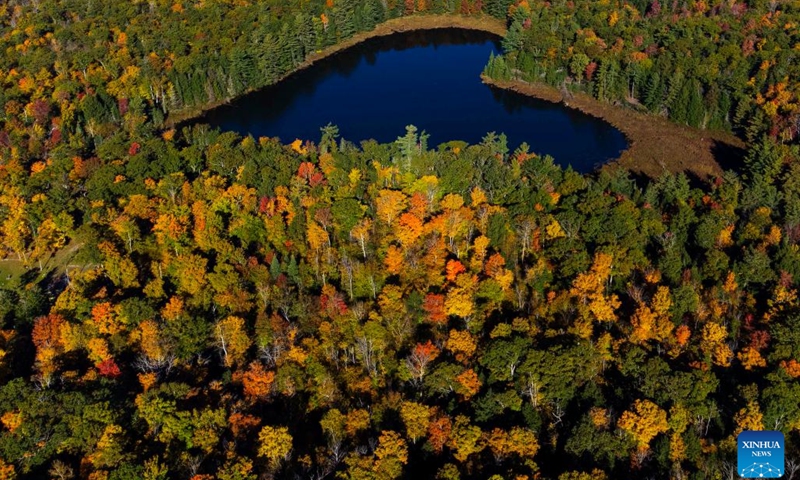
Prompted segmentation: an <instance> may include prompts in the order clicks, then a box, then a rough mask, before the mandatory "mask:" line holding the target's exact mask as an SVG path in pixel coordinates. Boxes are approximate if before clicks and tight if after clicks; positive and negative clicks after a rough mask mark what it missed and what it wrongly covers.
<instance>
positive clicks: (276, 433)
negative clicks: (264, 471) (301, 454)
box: [258, 425, 292, 469]
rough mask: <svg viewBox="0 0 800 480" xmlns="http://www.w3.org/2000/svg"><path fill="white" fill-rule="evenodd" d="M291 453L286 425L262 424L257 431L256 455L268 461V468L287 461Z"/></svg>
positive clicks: (290, 440) (290, 437)
mask: <svg viewBox="0 0 800 480" xmlns="http://www.w3.org/2000/svg"><path fill="white" fill-rule="evenodd" d="M291 455H292V436H291V435H290V434H289V429H287V428H286V427H272V426H269V425H266V426H264V427H263V428H262V429H261V431H260V432H259V433H258V456H259V457H264V458H266V459H267V462H269V465H270V468H272V469H275V468H277V467H278V466H279V465H280V464H281V462H285V461H288V460H289V458H291Z"/></svg>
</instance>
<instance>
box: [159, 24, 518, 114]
mask: <svg viewBox="0 0 800 480" xmlns="http://www.w3.org/2000/svg"><path fill="white" fill-rule="evenodd" d="M447 28H459V29H464V30H478V31H482V32H487V33H492V34H494V35H497V36H499V37H503V36H505V34H506V26H505V23H503V22H502V21H501V20H498V19H496V18H494V17H490V16H488V15H475V16H464V15H412V16H408V17H400V18H393V19H391V20H387V21H385V22H383V23H381V24H380V25H378V26H377V27H375V28H374V29H372V30H370V31H368V32H361V33H357V34H356V35H353V36H352V37H350V38H348V39H347V40H344V41H343V42H341V43H337V44H336V45H332V46H330V47H328V48H326V49H324V50H322V51H319V52H316V53H312V54H311V55H309V56H308V57H307V58H306V59H305V60H304V61H303V62H302V63H301V64H300V65H298V66H297V68H295V69H294V70H292V71H290V72H288V73H286V74H285V75H283V76H282V77H281V78H279V79H278V80H276V81H275V82H273V83H272V84H271V85H274V84H276V83H279V82H282V81H283V80H285V79H287V78H289V77H291V76H292V75H294V74H295V73H297V72H299V71H302V70H305V69H307V68H309V67H311V66H312V65H314V64H315V63H316V62H318V61H320V60H322V59H325V58H328V57H330V56H333V55H336V54H337V53H339V52H341V51H342V50H347V49H348V48H351V47H354V46H356V45H358V44H360V43H363V42H365V41H367V40H370V39H372V38H378V37H386V36H389V35H393V34H395V33H405V32H414V31H422V30H438V29H447ZM265 86H267V85H265ZM261 88H264V87H259V88H258V89H249V90H247V91H245V92H244V93H242V94H240V95H238V96H237V97H236V98H238V97H240V96H244V95H247V94H248V93H251V92H253V91H254V90H259V89H261ZM233 100H234V99H233V98H228V99H225V100H220V101H217V102H212V103H209V104H206V105H203V106H202V107H198V108H192V109H186V110H181V111H178V112H175V113H170V115H169V117H167V119H166V120H165V122H164V123H165V125H166V127H167V128H170V127H173V126H175V125H177V124H180V123H182V122H185V121H187V120H191V119H193V118H195V117H199V116H200V115H202V114H203V113H205V112H207V111H209V110H213V109H214V108H216V107H219V106H221V105H225V104H227V103H229V102H231V101H233Z"/></svg>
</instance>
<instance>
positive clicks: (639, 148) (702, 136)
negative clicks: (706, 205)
mask: <svg viewBox="0 0 800 480" xmlns="http://www.w3.org/2000/svg"><path fill="white" fill-rule="evenodd" d="M481 80H482V81H483V83H484V84H486V85H489V86H493V87H496V88H500V89H503V90H508V91H512V92H515V93H518V94H521V95H526V96H529V97H533V98H537V99H539V100H544V101H547V102H552V103H559V104H565V106H566V107H567V108H572V109H574V110H578V111H580V112H583V113H585V114H587V115H590V116H592V117H595V118H599V119H601V120H603V121H605V122H607V123H609V124H610V125H612V126H613V127H614V128H616V129H617V130H619V131H620V132H622V134H623V135H625V138H626V140H627V141H628V148H627V149H625V150H624V151H623V152H622V153H621V155H620V156H619V157H618V158H616V159H614V160H610V161H609V162H608V163H606V164H604V166H603V167H601V168H609V167H610V168H613V167H615V166H616V167H622V168H624V169H626V170H629V171H631V172H634V173H639V174H642V175H645V176H647V177H650V178H653V179H657V178H658V177H659V176H660V175H661V174H662V173H664V172H665V171H669V172H672V173H677V172H690V173H692V174H694V175H696V176H697V177H698V178H700V179H706V178H708V177H711V176H715V175H720V174H722V172H723V171H724V170H727V169H729V168H730V165H724V166H723V165H720V162H719V159H718V158H716V157H715V155H714V151H715V150H718V151H721V152H720V155H724V153H723V151H724V152H728V154H729V155H731V156H736V154H737V152H738V151H739V150H741V149H744V147H745V144H744V142H743V141H742V140H741V139H739V138H738V137H736V136H734V135H733V134H732V133H728V132H720V131H713V130H701V129H697V128H693V127H689V126H685V125H678V124H676V123H674V122H672V121H670V120H668V119H667V118H665V117H661V116H656V115H652V114H646V113H642V112H637V111H635V110H633V109H631V108H626V107H622V106H617V105H612V104H610V103H606V102H602V101H600V100H597V99H596V98H593V97H591V96H589V95H587V94H586V93H583V92H572V98H570V99H569V102H568V103H567V102H564V101H563V97H562V93H561V92H560V91H559V90H558V89H557V88H556V87H552V86H550V85H546V84H541V83H528V82H525V81H522V80H494V79H491V78H488V77H486V76H485V75H481Z"/></svg>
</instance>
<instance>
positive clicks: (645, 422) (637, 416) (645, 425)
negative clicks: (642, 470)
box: [617, 400, 669, 451]
mask: <svg viewBox="0 0 800 480" xmlns="http://www.w3.org/2000/svg"><path fill="white" fill-rule="evenodd" d="M632 410H633V411H631V410H626V411H625V412H623V413H622V416H621V417H620V419H619V422H617V426H619V428H621V429H622V430H624V431H626V432H628V433H629V434H630V435H631V436H632V437H633V439H634V441H635V442H636V446H637V448H638V449H639V450H640V451H641V450H647V449H648V448H649V446H650V441H651V440H652V439H653V438H654V437H655V436H656V435H658V434H659V433H664V432H666V431H667V430H668V429H669V424H668V423H667V412H665V411H664V410H662V409H661V408H660V407H659V406H658V405H656V404H655V403H653V402H651V401H650V400H636V401H635V402H634V403H633V409H632Z"/></svg>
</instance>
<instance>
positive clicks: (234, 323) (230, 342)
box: [213, 316, 251, 367]
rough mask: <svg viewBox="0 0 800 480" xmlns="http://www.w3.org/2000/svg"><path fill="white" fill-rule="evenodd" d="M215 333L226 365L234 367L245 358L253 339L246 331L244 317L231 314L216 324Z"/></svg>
mask: <svg viewBox="0 0 800 480" xmlns="http://www.w3.org/2000/svg"><path fill="white" fill-rule="evenodd" d="M213 335H214V342H215V344H216V346H217V348H218V349H219V351H220V354H221V356H222V361H223V363H224V364H225V366H226V367H232V366H234V365H236V364H239V363H241V362H242V361H243V360H244V356H245V353H247V349H248V348H250V344H251V341H250V338H249V337H248V336H247V332H246V331H245V322H244V319H243V318H240V317H235V316H230V317H226V318H224V319H222V320H220V321H219V322H217V324H216V325H215V326H214V329H213Z"/></svg>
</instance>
